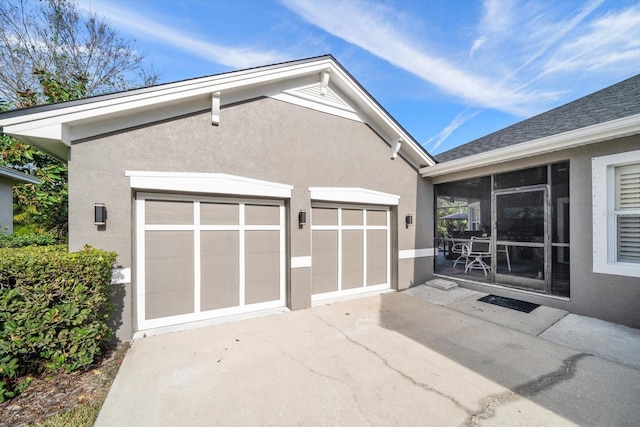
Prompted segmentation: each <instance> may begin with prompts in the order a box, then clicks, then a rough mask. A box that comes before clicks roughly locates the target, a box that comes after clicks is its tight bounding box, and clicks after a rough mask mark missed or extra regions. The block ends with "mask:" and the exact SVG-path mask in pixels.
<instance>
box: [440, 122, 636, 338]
mask: <svg viewBox="0 0 640 427" xmlns="http://www.w3.org/2000/svg"><path fill="white" fill-rule="evenodd" d="M639 148H640V136H637V135H636V136H633V137H627V138H620V139H617V140H612V141H605V142H601V143H598V144H590V145H585V146H582V147H578V148H575V149H571V150H563V151H557V152H554V153H550V154H547V155H544V156H535V157H530V158H527V159H522V160H519V161H516V162H508V163H504V164H500V165H496V166H491V167H486V168H481V169H477V170H474V171H470V172H465V173H457V174H450V175H446V176H441V177H437V178H434V179H433V180H432V182H433V183H441V182H448V181H456V180H460V179H464V178H470V177H473V176H486V175H489V174H492V173H498V172H505V171H510V170H517V169H524V168H527V167H531V166H536V165H542V164H547V163H553V162H558V161H563V160H569V161H570V176H569V181H570V182H569V187H570V197H571V199H570V203H571V205H570V206H571V208H570V209H571V210H570V219H569V220H570V239H571V249H570V251H571V262H570V268H571V299H570V301H565V300H562V299H558V298H554V297H550V296H537V295H531V294H528V293H524V292H518V291H514V290H509V289H505V288H496V287H490V286H484V285H472V286H469V287H472V288H474V289H476V290H481V291H483V292H491V293H494V294H498V295H501V296H506V297H512V298H517V299H520V300H525V301H530V302H535V303H539V304H544V305H548V306H551V307H556V308H561V309H564V310H568V311H571V312H572V313H576V314H582V315H586V316H592V317H597V318H600V319H604V320H607V321H611V322H614V323H619V324H623V325H627V326H631V327H634V328H640V310H639V307H640V279H638V278H637V277H625V276H618V275H609V274H598V273H594V272H593V225H592V180H591V159H592V157H596V156H603V155H609V154H615V153H622V152H627V151H632V150H638V149H639ZM602 244H606V242H602ZM465 286H466V285H465Z"/></svg>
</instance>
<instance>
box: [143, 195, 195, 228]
mask: <svg viewBox="0 0 640 427" xmlns="http://www.w3.org/2000/svg"><path fill="white" fill-rule="evenodd" d="M145 224H149V225H151V224H176V225H185V224H193V203H192V202H183V201H167V200H147V201H146V203H145Z"/></svg>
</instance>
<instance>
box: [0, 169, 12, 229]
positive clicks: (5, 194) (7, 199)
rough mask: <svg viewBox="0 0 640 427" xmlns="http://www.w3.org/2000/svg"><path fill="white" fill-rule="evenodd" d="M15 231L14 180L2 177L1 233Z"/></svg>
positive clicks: (0, 201)
mask: <svg viewBox="0 0 640 427" xmlns="http://www.w3.org/2000/svg"><path fill="white" fill-rule="evenodd" d="M12 232H13V181H12V180H10V179H8V178H3V177H0V233H8V234H11V233H12Z"/></svg>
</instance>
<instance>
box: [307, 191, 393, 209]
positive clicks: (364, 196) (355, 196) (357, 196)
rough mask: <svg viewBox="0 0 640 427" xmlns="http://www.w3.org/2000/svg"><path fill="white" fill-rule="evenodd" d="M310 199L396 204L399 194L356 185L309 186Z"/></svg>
mask: <svg viewBox="0 0 640 427" xmlns="http://www.w3.org/2000/svg"><path fill="white" fill-rule="evenodd" d="M309 193H311V200H321V201H326V202H342V203H362V204H371V205H386V206H397V205H398V203H399V200H400V196H398V195H396V194H389V193H382V192H380V191H374V190H368V189H366V188H357V187H309Z"/></svg>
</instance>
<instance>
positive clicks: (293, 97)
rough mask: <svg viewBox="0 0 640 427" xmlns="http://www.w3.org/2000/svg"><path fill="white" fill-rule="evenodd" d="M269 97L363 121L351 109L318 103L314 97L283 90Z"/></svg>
mask: <svg viewBox="0 0 640 427" xmlns="http://www.w3.org/2000/svg"><path fill="white" fill-rule="evenodd" d="M271 98H273V99H277V100H278V101H282V102H286V103H288V104H293V105H298V106H300V107H305V108H309V109H310V110H316V111H320V112H322V113H327V114H332V115H334V116H338V117H343V118H345V119H349V120H353V121H356V122H361V123H362V122H364V121H363V120H362V119H361V118H360V116H359V115H358V114H357V113H355V112H353V111H349V110H347V109H345V108H340V107H338V106H336V105H333V104H326V103H320V102H318V101H317V100H315V99H306V98H304V97H302V96H301V95H297V94H292V93H284V92H283V93H279V94H276V95H272V96H271Z"/></svg>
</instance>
